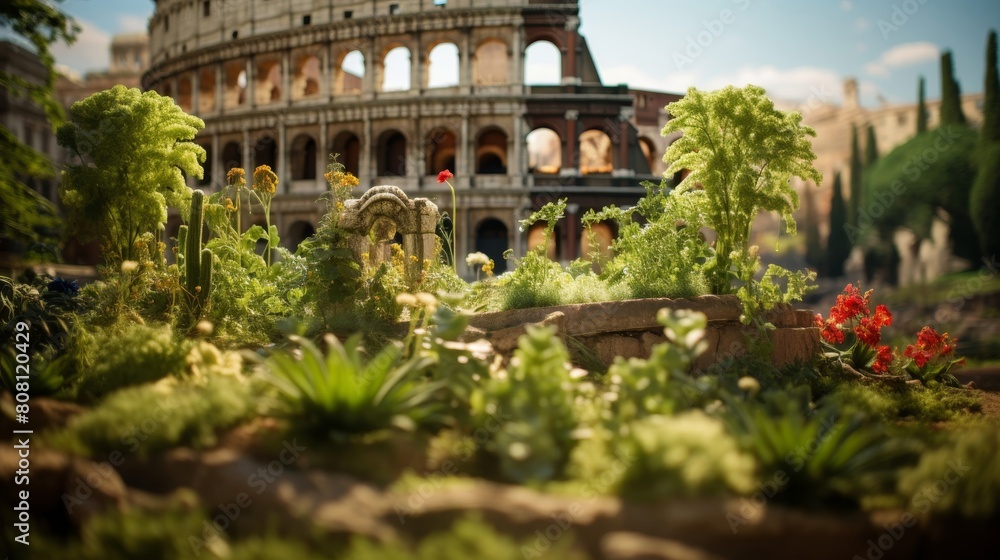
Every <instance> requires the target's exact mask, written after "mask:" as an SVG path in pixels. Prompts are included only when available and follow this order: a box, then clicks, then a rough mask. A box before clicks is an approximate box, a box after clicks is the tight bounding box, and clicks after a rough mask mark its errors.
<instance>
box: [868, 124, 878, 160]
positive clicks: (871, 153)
mask: <svg viewBox="0 0 1000 560" xmlns="http://www.w3.org/2000/svg"><path fill="white" fill-rule="evenodd" d="M877 160H878V143H877V142H876V141H875V127H874V126H872V125H868V142H867V143H866V144H865V167H871V165H872V164H874V163H875V162H876V161H877Z"/></svg>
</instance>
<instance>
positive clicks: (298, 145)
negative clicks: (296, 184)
mask: <svg viewBox="0 0 1000 560" xmlns="http://www.w3.org/2000/svg"><path fill="white" fill-rule="evenodd" d="M291 156H292V180H293V181H305V180H312V179H316V141H315V140H313V138H312V136H309V135H308V134H300V135H298V136H296V137H295V140H294V141H292V153H291Z"/></svg>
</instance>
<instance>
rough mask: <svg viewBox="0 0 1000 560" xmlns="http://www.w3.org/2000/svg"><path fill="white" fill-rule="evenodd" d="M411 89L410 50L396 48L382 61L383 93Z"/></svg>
mask: <svg viewBox="0 0 1000 560" xmlns="http://www.w3.org/2000/svg"><path fill="white" fill-rule="evenodd" d="M409 89H410V49H408V48H406V47H395V48H393V49H391V50H390V51H389V52H387V53H386V54H385V58H384V59H382V91H407V90H409Z"/></svg>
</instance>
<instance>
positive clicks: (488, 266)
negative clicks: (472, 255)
mask: <svg viewBox="0 0 1000 560" xmlns="http://www.w3.org/2000/svg"><path fill="white" fill-rule="evenodd" d="M494 266H496V263H494V262H493V259H490V262H488V263H486V264H484V265H483V272H484V273H485V274H486V276H493V267H494Z"/></svg>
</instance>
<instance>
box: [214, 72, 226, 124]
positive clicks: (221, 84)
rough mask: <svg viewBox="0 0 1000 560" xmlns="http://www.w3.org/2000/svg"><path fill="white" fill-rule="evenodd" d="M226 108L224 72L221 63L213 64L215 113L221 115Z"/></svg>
mask: <svg viewBox="0 0 1000 560" xmlns="http://www.w3.org/2000/svg"><path fill="white" fill-rule="evenodd" d="M225 106H226V72H225V66H223V64H222V63H221V62H216V63H215V112H216V113H220V114H221V113H222V112H223V108H224V107H225Z"/></svg>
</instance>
